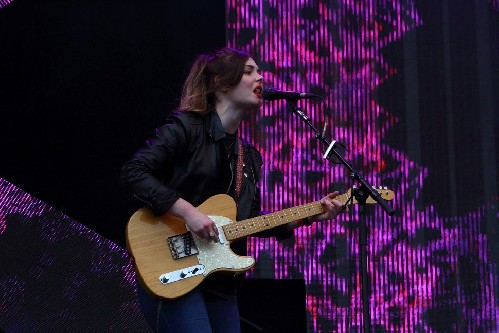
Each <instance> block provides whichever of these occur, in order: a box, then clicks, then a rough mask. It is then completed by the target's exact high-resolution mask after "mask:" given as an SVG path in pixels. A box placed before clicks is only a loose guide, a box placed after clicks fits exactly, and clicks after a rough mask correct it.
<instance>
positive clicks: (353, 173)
mask: <svg viewBox="0 0 499 333" xmlns="http://www.w3.org/2000/svg"><path fill="white" fill-rule="evenodd" d="M288 109H289V110H290V111H291V112H293V113H294V114H296V115H297V116H298V117H300V119H302V120H303V121H304V122H305V123H306V124H307V125H308V126H309V127H310V128H311V129H312V131H313V132H314V133H315V138H316V139H318V140H320V141H321V142H322V143H323V144H324V145H325V146H327V147H328V148H327V150H326V153H325V154H324V156H323V157H324V159H327V160H329V161H331V157H332V156H333V155H334V156H335V157H336V158H337V159H338V160H339V161H340V162H341V164H343V165H344V166H345V167H346V168H347V169H348V171H349V172H350V178H352V180H354V181H357V182H359V183H360V190H361V191H362V192H363V193H364V195H365V198H367V197H368V196H371V197H372V198H373V199H374V200H375V201H376V202H377V203H378V204H379V205H380V206H381V207H382V208H383V210H384V211H385V212H386V213H387V214H388V215H390V216H392V215H393V214H394V213H395V211H394V210H393V208H391V207H390V206H389V205H388V203H387V202H386V201H385V199H383V198H382V197H381V194H380V193H379V192H378V191H376V190H375V189H374V188H373V187H372V186H371V185H370V184H369V183H368V182H367V180H365V179H364V178H363V177H362V176H361V175H360V174H359V173H358V172H357V170H355V169H354V167H353V166H352V165H351V164H350V163H349V162H347V161H346V160H345V159H344V158H343V156H341V154H340V153H338V152H337V151H336V150H335V149H334V146H335V144H336V143H337V142H336V141H334V140H333V141H332V142H329V141H328V140H327V139H326V138H325V137H324V135H321V134H320V132H319V131H318V130H317V128H315V127H314V125H313V124H312V122H311V121H310V118H309V117H308V116H307V115H306V114H305V113H304V112H303V111H302V110H301V109H300V108H299V107H298V106H297V105H296V102H295V101H290V100H289V101H288ZM359 203H360V201H359Z"/></svg>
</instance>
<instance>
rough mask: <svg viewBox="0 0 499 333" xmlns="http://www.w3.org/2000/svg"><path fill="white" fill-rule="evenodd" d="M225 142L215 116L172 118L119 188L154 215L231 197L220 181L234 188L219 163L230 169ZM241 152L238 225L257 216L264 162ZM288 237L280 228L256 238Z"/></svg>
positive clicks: (248, 149)
mask: <svg viewBox="0 0 499 333" xmlns="http://www.w3.org/2000/svg"><path fill="white" fill-rule="evenodd" d="M224 137H225V132H224V129H223V127H222V123H221V121H220V118H219V116H218V114H217V113H216V112H214V111H213V112H208V113H205V114H200V113H197V112H179V113H175V114H173V115H172V116H170V117H169V119H168V122H167V123H166V124H165V125H163V126H162V127H160V128H158V129H156V132H155V135H154V136H153V137H152V138H150V139H149V140H147V142H146V144H145V146H144V147H143V148H141V149H140V150H139V151H138V152H136V153H135V155H134V157H133V158H132V159H131V160H130V161H128V162H127V163H126V164H125V165H124V166H123V168H122V171H121V182H122V184H123V186H124V187H125V188H127V189H128V190H129V191H130V192H132V193H133V194H134V195H135V196H136V197H137V198H138V199H140V200H141V201H143V202H144V203H145V204H146V205H148V206H149V207H150V208H151V209H152V210H153V212H154V213H155V214H156V215H162V214H164V213H165V212H166V211H168V209H169V208H170V207H171V206H172V205H173V204H174V203H175V201H177V199H179V198H183V199H185V200H186V201H188V202H190V203H191V204H193V205H194V206H198V205H200V204H201V203H203V202H204V201H205V200H206V199H208V198H209V197H211V196H213V195H215V194H221V193H224V194H230V189H228V188H222V184H224V183H225V184H226V183H227V181H225V182H223V181H221V180H222V179H223V177H230V178H231V179H230V180H229V182H230V183H231V184H232V185H231V186H232V188H233V187H234V185H233V183H234V182H235V179H233V178H235V177H234V172H229V174H230V175H227V172H226V171H224V170H228V169H227V167H226V166H225V167H224V166H223V163H228V162H227V159H226V153H225V150H224V147H223V145H222V142H221V141H222V139H223V138H224ZM243 147H244V149H243V150H244V168H243V182H242V186H241V193H240V199H239V203H238V210H237V220H238V221H240V220H243V219H247V218H250V217H254V216H257V215H260V214H261V212H260V190H259V187H258V181H259V177H260V169H261V166H262V158H261V155H260V153H259V152H258V151H257V150H256V149H255V148H254V147H253V146H252V145H250V144H249V143H247V142H244V141H243ZM239 153H240V152H239V151H238V146H237V145H234V154H233V157H232V159H231V160H230V166H229V167H230V170H234V169H235V165H236V160H237V155H238V154H239ZM223 173H225V174H223ZM291 234H292V232H289V231H287V228H286V226H285V225H284V226H281V227H278V228H275V229H272V230H269V231H268V232H262V233H260V234H258V236H260V237H268V236H277V237H278V238H279V239H284V238H288V237H290V236H291ZM234 250H236V249H234ZM237 250H238V251H235V252H237V253H239V254H242V255H244V254H245V252H246V251H245V249H243V248H241V249H237Z"/></svg>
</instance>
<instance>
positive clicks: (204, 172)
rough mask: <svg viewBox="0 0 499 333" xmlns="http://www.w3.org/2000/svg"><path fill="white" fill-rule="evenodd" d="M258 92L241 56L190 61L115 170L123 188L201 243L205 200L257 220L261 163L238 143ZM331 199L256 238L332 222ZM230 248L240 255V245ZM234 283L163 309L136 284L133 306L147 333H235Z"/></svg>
mask: <svg viewBox="0 0 499 333" xmlns="http://www.w3.org/2000/svg"><path fill="white" fill-rule="evenodd" d="M262 92H263V76H262V75H261V74H260V70H259V68H258V65H257V64H256V62H255V61H254V60H253V59H252V58H251V57H250V56H249V55H248V54H246V53H244V52H241V51H237V50H233V49H228V48H224V49H220V50H217V51H215V52H213V53H210V54H203V55H200V56H198V57H197V59H196V60H195V61H194V63H193V65H192V67H191V70H190V73H189V75H188V76H187V79H186V80H185V83H184V87H183V93H182V97H181V100H180V105H179V107H178V108H177V109H176V110H175V112H173V113H172V114H171V115H170V116H169V118H168V120H167V122H166V124H164V125H163V126H161V127H160V128H158V129H156V131H155V132H154V135H153V136H152V137H151V138H149V139H148V140H147V141H146V143H145V144H144V146H143V147H142V148H141V149H139V150H138V151H137V152H136V153H135V154H134V155H133V157H132V158H131V159H130V160H129V161H128V162H127V163H126V164H125V165H124V166H123V168H122V171H121V182H122V184H123V186H124V187H125V188H126V189H127V190H129V191H130V193H131V194H133V195H134V196H135V197H136V198H138V199H139V200H140V201H141V202H142V203H145V204H146V205H147V206H148V207H150V208H151V209H152V211H153V212H154V213H155V214H156V215H162V214H164V213H166V212H168V213H170V214H172V215H175V216H178V217H180V218H181V219H182V220H183V221H184V222H185V224H186V225H187V226H188V227H189V229H190V230H191V231H192V232H193V233H195V234H196V235H198V236H199V237H201V238H203V239H205V240H207V241H212V242H218V235H219V230H218V229H217V227H216V225H215V223H214V222H213V221H212V220H211V219H210V218H209V217H208V216H207V215H205V214H203V213H202V212H201V211H199V210H198V209H197V208H196V206H198V205H200V204H201V203H203V202H204V201H205V200H207V199H208V198H210V197H211V196H213V195H216V194H228V195H230V196H231V197H233V198H234V200H235V201H236V202H237V220H238V221H241V220H243V219H247V218H250V217H254V216H257V215H259V214H262V213H261V211H260V189H259V186H258V182H259V180H260V168H261V166H262V158H261V155H260V153H259V152H258V151H257V150H256V149H255V148H254V147H253V146H252V145H251V144H250V143H249V142H246V141H244V140H242V139H241V138H239V137H238V128H239V126H240V124H241V120H242V118H243V116H244V115H245V114H246V113H249V112H255V110H257V109H258V108H259V107H260V106H261V105H262ZM242 175H244V176H242ZM337 195H338V192H334V193H330V194H328V195H326V196H325V197H323V198H322V199H321V204H322V205H323V208H324V211H325V212H324V213H322V214H318V215H315V216H312V217H310V220H308V219H305V220H299V221H293V222H290V223H288V224H283V225H281V226H280V227H277V228H274V229H271V230H268V231H266V232H262V233H260V234H258V236H259V237H277V238H278V239H285V238H287V237H290V236H291V235H292V232H293V229H295V228H298V227H301V226H304V225H310V223H311V222H312V221H323V220H327V219H331V218H335V217H336V216H337V215H338V214H340V213H341V212H342V206H341V204H340V203H339V202H338V201H337V200H335V197H336V196H337ZM234 222H235V221H234ZM235 223H237V222H235ZM231 247H232V248H233V251H234V252H236V253H238V254H240V255H245V254H246V241H245V240H243V241H240V242H234V243H232V244H231ZM241 278H242V274H240V275H238V276H236V277H234V276H233V275H229V274H227V275H224V274H221V273H218V274H217V273H214V274H212V275H209V276H208V277H207V278H206V279H205V280H204V281H203V282H202V283H201V284H200V285H199V286H198V287H196V288H194V290H193V291H191V292H189V293H187V294H185V295H183V296H181V297H179V298H176V299H174V300H168V301H167V300H165V299H161V298H157V297H155V296H152V295H150V294H148V293H147V292H146V291H145V289H144V288H143V287H142V286H141V284H140V281H138V283H137V289H138V298H139V303H140V306H141V309H142V311H143V313H144V315H145V318H146V319H147V321H148V322H149V324H150V325H151V328H152V329H153V330H154V331H155V332H188V333H191V332H196V333H208V332H219V333H228V332H240V324H239V312H238V308H237V299H236V297H237V296H236V295H237V285H238V280H239V279H241Z"/></svg>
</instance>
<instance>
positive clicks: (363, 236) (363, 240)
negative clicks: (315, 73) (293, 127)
mask: <svg viewBox="0 0 499 333" xmlns="http://www.w3.org/2000/svg"><path fill="white" fill-rule="evenodd" d="M288 109H289V111H291V112H293V113H294V114H296V115H297V116H298V117H300V119H302V120H303V121H304V122H305V123H306V124H307V125H308V126H309V127H310V128H311V129H312V131H313V132H314V133H315V138H316V139H318V140H320V141H321V142H322V143H323V144H324V145H325V146H327V147H328V148H327V149H326V153H325V154H324V156H323V157H324V159H327V160H329V161H330V162H331V163H333V162H332V161H331V158H332V156H333V155H334V156H335V157H336V158H337V159H338V160H339V161H340V162H341V163H342V164H343V165H344V166H345V167H346V168H347V169H348V170H349V172H350V178H351V179H352V181H357V182H358V183H359V184H360V187H358V188H357V187H354V188H353V190H352V194H353V196H355V198H356V199H357V202H358V204H359V223H360V235H359V246H360V264H359V268H360V274H361V292H362V315H363V316H362V318H363V328H364V333H370V332H371V323H370V322H371V315H370V313H369V295H370V288H369V279H368V275H367V227H366V217H365V204H366V199H367V197H369V196H371V197H372V198H373V199H374V200H375V201H376V202H377V203H378V204H379V205H380V206H381V207H382V208H383V210H384V211H385V212H386V213H387V214H388V215H389V216H392V215H393V214H394V213H395V211H394V210H393V208H391V207H390V206H389V205H388V203H387V202H386V201H385V199H383V198H382V197H381V195H380V194H379V193H378V191H376V190H375V189H374V188H373V187H372V186H371V185H370V184H369V183H368V182H367V180H365V179H364V178H363V177H362V176H361V175H360V174H359V173H358V172H357V170H355V169H354V168H353V166H352V165H351V164H350V163H348V162H347V161H346V160H345V159H344V158H343V156H341V154H340V153H338V152H337V151H336V150H335V149H334V146H335V144H336V141H334V140H333V141H332V142H329V141H328V140H327V139H326V138H325V133H322V135H321V134H320V133H319V131H318V130H317V129H316V128H315V127H314V125H312V123H311V121H310V118H309V117H308V116H307V115H306V114H305V113H304V112H303V111H302V110H301V109H300V108H299V107H298V106H297V105H296V101H294V100H288ZM324 132H325V131H324Z"/></svg>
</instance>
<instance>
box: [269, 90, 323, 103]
mask: <svg viewBox="0 0 499 333" xmlns="http://www.w3.org/2000/svg"><path fill="white" fill-rule="evenodd" d="M262 98H263V99H264V100H267V101H275V100H278V99H285V100H288V101H297V100H300V99H312V98H320V99H322V100H324V98H322V97H321V96H319V95H314V94H311V93H300V92H294V91H281V90H276V89H272V88H268V89H264V90H263V93H262Z"/></svg>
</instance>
